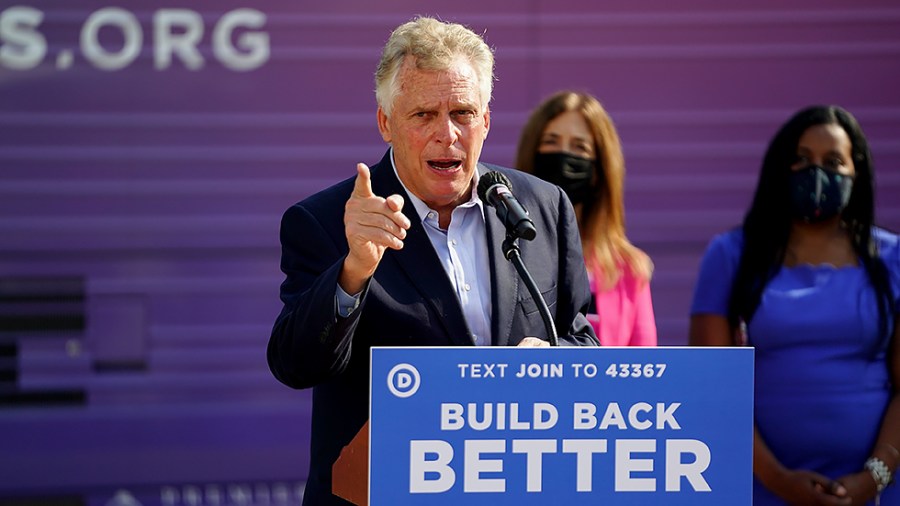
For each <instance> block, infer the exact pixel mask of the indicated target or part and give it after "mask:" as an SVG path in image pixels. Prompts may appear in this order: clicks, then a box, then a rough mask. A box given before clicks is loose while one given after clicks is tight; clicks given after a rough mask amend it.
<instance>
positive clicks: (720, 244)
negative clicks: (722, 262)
mask: <svg viewBox="0 0 900 506" xmlns="http://www.w3.org/2000/svg"><path fill="white" fill-rule="evenodd" d="M743 249H744V231H743V230H742V229H741V227H735V228H733V229H731V230H728V231H726V232H721V233H719V234H716V235H714V236H713V238H712V239H710V241H709V245H708V246H707V248H706V250H707V253H712V252H716V253H718V254H724V255H728V256H740V254H741V251H742V250H743Z"/></svg>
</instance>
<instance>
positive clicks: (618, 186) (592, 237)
mask: <svg viewBox="0 0 900 506" xmlns="http://www.w3.org/2000/svg"><path fill="white" fill-rule="evenodd" d="M569 111H576V112H578V113H580V114H581V116H582V117H584V120H585V121H586V122H587V124H588V127H589V128H590V130H591V135H592V136H593V137H594V148H595V152H596V153H597V163H596V164H595V166H596V167H597V168H598V169H600V170H602V173H601V174H596V175H595V177H594V180H593V181H594V182H593V183H592V185H593V187H592V192H591V197H590V198H589V199H588V200H586V201H585V202H584V204H583V205H582V210H581V216H580V219H579V223H578V226H579V229H580V231H581V244H582V248H583V252H584V258H585V261H586V262H587V265H588V269H589V270H591V271H593V272H594V274H595V275H597V274H599V276H600V277H599V281H601V283H600V286H601V288H602V289H604V290H608V289H610V288H612V287H613V286H615V284H616V283H617V282H618V281H619V279H620V278H621V277H622V274H623V272H624V271H623V270H624V269H625V268H628V269H630V270H631V272H632V273H633V274H634V275H635V276H636V277H637V278H638V279H640V280H643V281H645V282H648V281H649V280H650V277H651V276H652V274H653V262H652V261H651V260H650V257H649V256H647V254H646V253H644V252H643V251H641V250H640V248H638V247H636V246H635V245H633V244H631V242H630V241H629V240H628V237H626V236H625V203H624V200H625V199H624V189H623V187H624V180H625V158H624V157H623V156H622V145H621V143H620V142H619V134H618V133H617V132H616V127H615V125H613V122H612V119H611V118H610V117H609V115H608V114H607V113H606V111H605V110H604V109H603V106H602V105H600V102H599V101H598V100H597V99H596V98H594V97H593V96H591V95H589V94H587V93H580V92H574V91H560V92H557V93H555V94H554V95H552V96H550V97H549V98H547V99H546V100H545V101H544V102H543V103H541V105H539V106H538V107H537V109H535V110H534V112H532V113H531V117H529V118H528V122H527V123H525V128H524V129H523V130H522V136H521V138H520V139H519V148H518V150H517V154H516V167H518V168H519V170H522V171H525V172H528V173H532V174H533V173H534V158H535V155H536V154H537V152H538V147H539V145H540V140H541V136H542V135H543V133H544V129H545V128H546V126H547V123H549V122H550V121H552V120H553V119H554V118H556V117H557V116H559V115H560V114H563V113H565V112H569Z"/></svg>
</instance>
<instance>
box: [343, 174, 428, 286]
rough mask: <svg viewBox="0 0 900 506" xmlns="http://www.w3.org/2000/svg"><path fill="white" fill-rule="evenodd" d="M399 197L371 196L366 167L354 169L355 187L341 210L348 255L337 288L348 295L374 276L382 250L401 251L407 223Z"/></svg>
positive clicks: (370, 184) (408, 224) (408, 225)
mask: <svg viewBox="0 0 900 506" xmlns="http://www.w3.org/2000/svg"><path fill="white" fill-rule="evenodd" d="M402 210H403V197H401V196H400V195H396V194H394V195H391V196H390V197H388V198H381V197H379V196H377V195H375V194H374V193H373V192H372V180H371V175H370V174H369V167H367V166H366V164H364V163H359V164H357V165H356V183H355V184H354V185H353V193H351V194H350V199H348V200H347V204H346V206H344V232H345V234H346V235H347V244H348V245H349V246H350V252H349V253H348V254H347V258H345V259H344V266H343V268H342V269H341V275H340V278H338V284H340V285H341V288H342V289H343V290H344V291H345V292H347V293H348V294H351V295H355V294H358V293H359V292H361V291H362V289H363V288H364V287H365V285H366V282H367V281H368V280H369V278H370V277H372V275H373V274H374V273H375V269H376V268H378V264H379V263H380V262H381V257H382V256H384V250H385V249H386V248H392V249H401V248H403V239H405V238H406V231H407V230H409V227H410V222H409V219H408V218H407V217H406V215H404V214H403V212H402Z"/></svg>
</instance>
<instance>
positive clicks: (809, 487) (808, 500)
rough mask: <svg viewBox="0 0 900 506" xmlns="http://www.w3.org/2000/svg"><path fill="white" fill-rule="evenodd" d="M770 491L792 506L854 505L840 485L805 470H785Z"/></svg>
mask: <svg viewBox="0 0 900 506" xmlns="http://www.w3.org/2000/svg"><path fill="white" fill-rule="evenodd" d="M771 490H772V492H774V493H775V494H776V495H777V496H779V497H781V498H782V499H784V500H785V502H787V503H788V504H790V505H792V506H851V505H853V504H855V503H854V502H852V499H851V498H850V497H849V496H848V495H847V489H846V488H845V487H844V486H843V485H842V484H841V483H839V482H837V481H832V480H830V479H828V478H826V477H825V476H822V475H821V474H818V473H814V472H812V471H807V470H805V469H801V470H786V471H785V472H784V473H781V474H780V476H779V478H778V480H777V482H776V483H773V487H772V488H771ZM860 504H862V503H860Z"/></svg>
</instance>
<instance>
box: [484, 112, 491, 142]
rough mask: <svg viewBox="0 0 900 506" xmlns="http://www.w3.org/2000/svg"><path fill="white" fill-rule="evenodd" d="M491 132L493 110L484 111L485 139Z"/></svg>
mask: <svg viewBox="0 0 900 506" xmlns="http://www.w3.org/2000/svg"><path fill="white" fill-rule="evenodd" d="M490 130H491V109H490V108H488V109H485V111H484V138H485V139H487V134H488V132H489V131H490Z"/></svg>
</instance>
